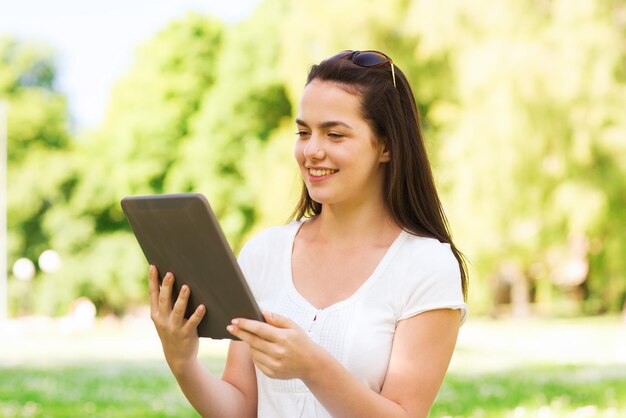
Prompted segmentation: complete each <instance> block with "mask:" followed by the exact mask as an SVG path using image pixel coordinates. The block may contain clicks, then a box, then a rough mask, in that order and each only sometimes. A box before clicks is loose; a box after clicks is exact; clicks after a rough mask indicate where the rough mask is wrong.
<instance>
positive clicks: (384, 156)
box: [378, 141, 391, 163]
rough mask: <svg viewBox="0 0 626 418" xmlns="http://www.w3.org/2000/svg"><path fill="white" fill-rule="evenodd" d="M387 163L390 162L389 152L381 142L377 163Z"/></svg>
mask: <svg viewBox="0 0 626 418" xmlns="http://www.w3.org/2000/svg"><path fill="white" fill-rule="evenodd" d="M389 161H391V152H390V151H389V149H388V148H387V145H386V144H385V142H384V141H383V142H381V150H380V157H379V158H378V162H380V163H388V162H389Z"/></svg>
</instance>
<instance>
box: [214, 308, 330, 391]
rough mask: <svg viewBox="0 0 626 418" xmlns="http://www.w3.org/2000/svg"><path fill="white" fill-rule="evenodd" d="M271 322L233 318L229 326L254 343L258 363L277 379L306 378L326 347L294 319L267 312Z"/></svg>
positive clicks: (231, 330)
mask: <svg viewBox="0 0 626 418" xmlns="http://www.w3.org/2000/svg"><path fill="white" fill-rule="evenodd" d="M263 316H264V317H265V320H266V321H267V323H263V322H259V321H254V320H251V319H243V318H237V319H233V321H232V324H231V325H229V326H228V327H226V329H227V330H228V331H229V332H230V333H231V334H233V335H234V336H236V337H238V338H240V339H241V340H242V341H244V342H246V343H247V344H248V345H249V346H250V352H251V354H252V360H253V361H254V364H256V366H257V367H258V368H259V369H260V370H261V371H262V372H263V373H264V374H265V375H267V376H268V377H271V378H274V379H293V378H300V379H305V378H306V377H307V376H308V375H309V374H310V373H311V371H312V370H313V368H314V365H315V360H314V359H315V356H316V354H317V353H319V350H322V348H321V347H320V346H319V345H317V344H315V343H314V342H313V341H312V340H311V339H310V338H309V336H308V335H307V334H306V332H304V330H302V328H300V327H299V326H298V325H296V324H295V323H294V322H293V321H291V320H290V319H288V318H285V317H284V316H280V315H278V314H275V313H269V312H264V313H263Z"/></svg>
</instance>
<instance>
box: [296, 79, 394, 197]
mask: <svg viewBox="0 0 626 418" xmlns="http://www.w3.org/2000/svg"><path fill="white" fill-rule="evenodd" d="M296 124H297V127H298V137H297V139H296V145H295V151H294V154H295V158H296V161H297V162H298V165H299V166H300V173H301V174H302V178H303V179H304V182H305V184H306V187H307V190H308V192H309V195H310V196H311V198H312V199H313V200H314V201H316V202H318V203H321V204H337V203H348V204H350V205H358V204H360V203H361V202H366V201H369V200H370V199H380V198H382V188H383V163H385V162H387V161H389V156H388V152H387V151H386V150H385V148H384V146H383V144H382V141H380V140H379V139H378V138H376V137H375V135H374V133H373V132H372V130H371V129H370V126H369V124H368V123H367V121H366V120H365V119H363V117H362V115H361V103H360V99H359V97H357V96H355V95H352V94H350V93H348V92H347V91H346V90H344V89H342V88H341V87H340V85H339V84H337V83H334V82H328V81H320V80H313V81H312V82H310V83H309V84H308V85H307V86H306V87H305V88H304V92H303V93H302V99H301V101H300V111H299V113H298V117H297V119H296Z"/></svg>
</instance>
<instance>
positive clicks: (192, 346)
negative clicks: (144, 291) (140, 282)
mask: <svg viewBox="0 0 626 418" xmlns="http://www.w3.org/2000/svg"><path fill="white" fill-rule="evenodd" d="M158 280H159V273H158V271H157V269H156V267H155V266H150V283H149V289H150V317H151V318H152V321H153V322H154V325H155V327H156V330H157V333H158V334H159V338H160V339H161V345H163V353H164V354H165V360H166V361H167V364H168V365H169V366H170V369H172V372H173V373H174V374H176V373H179V372H180V371H182V370H184V369H185V367H187V366H188V365H190V364H191V363H193V362H194V361H195V360H196V358H197V357H198V345H199V338H198V330H197V327H198V324H199V323H200V321H201V320H202V318H203V317H204V314H205V311H206V308H205V307H204V305H200V306H198V308H197V309H196V311H195V312H194V313H193V315H191V317H190V318H189V319H185V309H187V302H188V300H189V287H188V286H187V285H183V287H182V289H181V291H180V294H179V295H178V299H177V300H176V303H175V304H174V307H173V308H172V287H173V284H174V275H173V274H172V273H167V274H166V275H165V278H164V279H163V283H162V285H161V289H160V290H159V281H158Z"/></svg>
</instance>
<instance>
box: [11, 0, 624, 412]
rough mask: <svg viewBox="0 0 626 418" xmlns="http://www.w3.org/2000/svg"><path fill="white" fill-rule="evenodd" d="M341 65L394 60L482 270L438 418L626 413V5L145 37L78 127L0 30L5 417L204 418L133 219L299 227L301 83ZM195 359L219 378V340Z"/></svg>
mask: <svg viewBox="0 0 626 418" xmlns="http://www.w3.org/2000/svg"><path fill="white" fill-rule="evenodd" d="M0 10H1V9H0ZM118 12H119V13H120V14H123V6H120V9H119V10H118ZM145 13H147V14H148V13H150V7H149V5H146V6H145ZM0 29H1V28H0ZM114 30H115V27H114V24H112V27H111V31H114ZM102 36H103V37H106V36H108V35H107V34H103V35H102ZM344 49H378V50H382V51H385V52H386V53H388V55H390V56H391V57H392V58H393V59H394V62H395V63H396V64H397V65H398V66H399V67H400V68H402V69H403V71H404V72H405V74H406V75H407V76H408V78H409V80H410V81H411V83H412V85H413V86H414V88H415V94H416V100H417V103H418V106H419V108H420V111H421V116H422V119H423V126H424V132H425V136H426V139H427V146H428V149H429V152H430V154H431V160H432V165H433V170H434V174H435V178H436V181H437V184H438V187H439V190H440V194H441V198H442V201H443V204H444V208H445V210H446V213H447V215H448V218H449V222H450V226H451V229H452V231H453V236H454V239H455V242H456V243H457V246H458V247H459V248H460V249H461V250H462V251H463V253H464V254H465V255H466V257H467V259H468V267H469V272H470V292H469V295H470V296H469V301H468V302H469V304H470V309H471V318H470V320H469V321H468V323H467V324H466V325H465V326H464V328H463V329H462V332H461V335H460V340H459V348H458V350H457V353H456V354H455V358H454V360H453V364H452V365H451V370H450V374H449V376H448V378H447V379H446V382H445V383H444V386H443V388H442V391H441V393H440V397H439V398H438V401H437V403H436V405H435V407H434V408H433V416H476V417H482V416H494V417H497V416H541V417H551V416H576V417H591V416H607V417H609V416H615V417H617V416H623V415H625V414H626V325H625V324H624V319H623V311H624V305H625V301H626V277H625V276H626V257H625V254H626V240H625V239H624V238H623V236H624V232H625V231H626V228H625V227H626V182H625V180H624V179H625V178H626V177H625V176H626V111H625V109H626V2H624V1H618V0H606V1H593V0H572V1H566V0H561V1H557V0H552V1H551V0H542V1H533V2H528V1H521V0H519V1H518V0H510V1H503V2H498V1H488V0H471V1H466V2H456V1H452V0H444V1H426V0H414V1H405V0H390V1H385V2H364V1H362V0H361V1H357V0H346V1H343V2H336V1H335V2H332V1H325V0H324V1H308V0H307V1H298V2H296V1H287V0H266V1H261V2H259V3H258V5H257V6H256V7H254V8H252V6H251V8H250V11H249V13H247V14H246V15H245V16H243V17H241V18H240V19H237V20H225V19H221V18H219V17H216V16H211V15H209V14H207V13H202V12H198V11H196V12H193V13H189V14H187V15H185V16H183V17H176V18H172V20H171V22H169V23H167V24H164V25H163V27H162V28H160V29H159V30H158V31H157V32H156V33H154V34H152V35H150V36H146V38H145V39H143V40H142V41H141V43H140V44H139V45H138V46H137V47H136V50H135V53H134V55H133V59H132V63H131V64H130V65H129V66H128V68H127V69H126V70H125V71H124V73H123V74H122V75H121V76H119V78H118V79H117V80H116V81H115V83H114V84H113V86H112V88H111V89H110V91H109V92H108V100H107V106H106V111H105V112H104V114H103V116H102V118H101V120H99V121H98V122H97V123H95V124H94V125H93V126H88V127H85V126H81V125H80V124H79V123H77V122H76V120H75V119H74V118H73V116H72V113H71V109H70V107H69V105H68V97H67V96H66V93H64V91H63V90H62V89H60V88H59V85H58V79H59V76H60V75H59V70H58V62H57V56H56V55H55V51H54V48H53V47H52V46H51V45H49V44H47V43H46V40H45V39H41V40H38V41H34V40H31V39H29V40H24V39H20V37H19V36H12V35H11V33H1V32H0V100H1V101H2V103H3V104H4V107H5V108H6V109H8V112H6V114H7V118H6V121H7V123H6V138H7V162H6V167H7V194H6V199H5V200H4V201H2V202H0V204H2V205H6V210H7V231H8V239H7V243H8V247H7V254H8V256H7V260H8V262H7V265H6V270H7V273H8V281H7V287H6V291H7V292H8V293H7V294H6V295H4V294H3V295H0V296H2V297H7V300H8V316H9V318H10V319H9V320H6V321H3V322H2V325H0V416H7V417H12V416H80V415H90V416H114V417H116V416H186V415H185V414H187V415H190V416H193V414H192V412H191V411H189V407H188V406H187V405H186V404H185V401H184V399H183V398H182V395H180V393H179V391H178V389H177V388H176V386H175V382H174V380H173V378H172V377H171V376H169V374H168V373H167V369H166V368H165V366H164V362H163V361H162V359H161V357H160V353H159V348H158V340H156V339H155V335H154V332H153V331H152V329H151V328H150V323H149V320H147V314H146V310H145V304H146V302H147V270H146V262H145V260H144V259H143V256H142V254H141V251H140V249H139V247H138V245H137V243H136V241H135V239H134V237H133V235H132V233H131V232H130V229H129V227H128V224H127V222H126V219H125V217H124V215H123V213H122V211H121V208H120V205H119V201H120V199H121V198H122V197H124V196H127V195H136V194H152V193H170V192H177V193H179V192H199V193H204V194H205V195H206V196H207V197H208V198H209V200H210V201H211V203H212V206H213V208H214V210H215V211H216V213H217V214H218V216H219V218H220V222H221V225H222V227H223V228H224V230H225V233H226V235H227V237H228V240H229V242H230V244H231V245H232V247H233V249H234V250H235V251H238V250H239V248H241V246H242V245H243V243H244V242H245V241H246V240H247V239H248V238H250V237H251V236H252V235H254V234H255V233H257V232H258V231H260V230H261V229H263V228H265V227H267V226H270V225H275V224H280V223H285V222H286V221H287V219H288V217H289V215H290V213H291V209H292V207H293V205H294V203H295V201H296V198H297V196H298V193H299V190H300V180H299V178H298V171H297V167H296V165H295V163H294V162H293V161H292V160H293V159H292V147H293V141H294V139H295V127H294V123H293V119H294V117H295V112H296V111H297V105H298V100H299V94H300V92H301V90H302V87H303V85H304V81H305V77H306V73H307V70H308V68H309V67H310V65H312V64H313V63H315V62H319V61H320V60H322V59H324V58H326V57H327V56H330V55H332V54H333V53H335V52H337V51H341V50H344ZM70 82H71V80H70ZM93 83H98V80H97V79H94V80H93ZM0 113H1V112H0ZM0 116H1V115H0ZM0 125H2V122H0ZM3 199H4V196H3ZM44 254H46V256H43V257H42V255H44ZM92 308H95V310H90V309H92ZM93 312H96V313H97V319H95V320H91V319H90V318H91V316H90V313H93ZM203 344H204V345H203V351H202V353H203V354H202V355H203V358H204V359H205V360H206V361H207V364H209V365H210V367H212V369H213V370H214V371H216V372H219V370H221V367H222V366H223V353H224V345H223V343H219V342H216V343H210V342H203ZM55 414H56V415H55Z"/></svg>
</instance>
